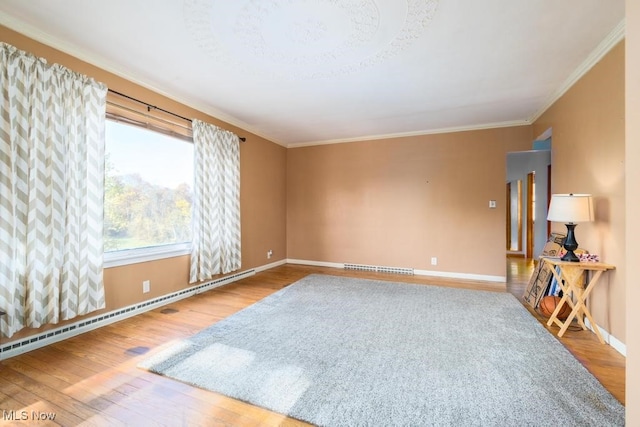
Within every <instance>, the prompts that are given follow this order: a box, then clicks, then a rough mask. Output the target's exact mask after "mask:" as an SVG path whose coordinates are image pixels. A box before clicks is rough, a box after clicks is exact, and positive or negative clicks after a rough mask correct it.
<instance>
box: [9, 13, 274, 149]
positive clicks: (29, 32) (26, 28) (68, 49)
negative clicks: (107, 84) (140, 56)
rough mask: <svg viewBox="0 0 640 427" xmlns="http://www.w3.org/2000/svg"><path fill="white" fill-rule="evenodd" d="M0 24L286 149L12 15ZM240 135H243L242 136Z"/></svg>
mask: <svg viewBox="0 0 640 427" xmlns="http://www.w3.org/2000/svg"><path fill="white" fill-rule="evenodd" d="M0 25H4V26H5V27H7V28H9V29H11V30H13V31H15V32H17V33H20V34H22V35H24V36H27V37H29V38H31V39H33V40H35V41H37V42H40V43H42V44H45V45H47V46H49V47H51V48H54V49H57V50H59V51H61V52H63V53H66V54H68V55H71V56H73V57H75V58H77V59H79V60H81V61H84V62H87V63H89V64H91V65H93V66H95V67H98V68H100V69H102V70H104V71H107V72H109V73H111V74H114V75H116V76H118V77H121V78H123V79H125V80H127V81H130V82H132V83H135V84H136V85H138V86H141V87H143V88H145V89H148V90H150V91H153V92H155V93H157V94H159V95H162V96H164V97H166V98H169V99H171V100H172V101H176V102H179V103H180V104H183V105H185V106H187V107H189V108H193V109H194V110H198V111H200V112H202V113H204V114H207V115H209V116H211V117H215V118H216V119H218V120H221V121H223V122H225V123H228V124H230V125H232V126H235V127H237V128H240V129H242V130H245V131H247V132H250V133H252V134H254V135H256V136H259V137H260V138H264V139H266V140H268V141H270V142H273V143H275V144H278V145H281V146H283V147H286V144H284V143H282V142H279V141H274V140H273V139H272V138H270V137H268V136H266V135H261V134H260V133H259V132H257V131H256V130H255V129H252V127H251V126H250V125H249V124H248V123H245V122H244V121H242V120H240V119H238V118H236V117H233V116H230V115H228V114H227V113H225V112H223V111H220V110H217V109H214V108H211V107H210V106H207V105H202V104H200V103H198V102H194V101H192V100H189V99H185V98H180V97H176V96H175V95H172V94H170V93H167V92H165V91H164V90H162V89H160V88H158V87H156V86H153V85H151V84H149V83H147V82H145V81H144V80H143V79H142V78H141V77H139V76H136V75H134V74H131V73H129V72H126V71H124V70H122V68H121V67H119V66H117V65H115V64H113V63H110V62H108V61H106V60H104V58H101V57H99V56H97V55H94V54H92V53H89V52H87V51H85V50H82V49H81V48H79V47H78V46H76V45H74V44H71V43H67V42H64V41H62V40H60V39H58V38H56V37H53V36H52V35H50V34H48V33H46V32H44V31H42V30H40V29H38V28H36V27H34V26H32V25H30V24H27V23H26V22H24V21H21V20H18V19H15V18H13V17H11V16H8V15H7V14H6V13H4V12H2V11H0ZM241 136H242V135H241Z"/></svg>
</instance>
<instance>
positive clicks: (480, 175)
mask: <svg viewBox="0 0 640 427" xmlns="http://www.w3.org/2000/svg"><path fill="white" fill-rule="evenodd" d="M532 141H533V134H532V132H531V127H530V126H521V127H511V128H500V129H490V130H480V131H470V132H458V133H448V134H437V135H425V136H416V137H406V138H398V139H388V140H375V141H365V142H355V143H349V144H334V145H322V146H311V147H300V148H292V149H289V150H288V153H287V207H288V208H287V215H288V218H287V253H288V257H289V258H291V259H302V260H312V261H320V262H337V263H342V262H346V263H356V264H370V265H382V266H391V267H410V268H415V269H421V270H431V271H439V272H453V273H464V274H472V275H484V276H501V277H504V276H505V239H506V230H505V215H506V212H505V182H506V181H505V179H506V154H507V152H509V151H521V150H527V149H530V148H531V144H532ZM489 200H497V202H498V208H497V209H489ZM431 257H437V258H438V265H437V266H432V265H431V262H430V260H431Z"/></svg>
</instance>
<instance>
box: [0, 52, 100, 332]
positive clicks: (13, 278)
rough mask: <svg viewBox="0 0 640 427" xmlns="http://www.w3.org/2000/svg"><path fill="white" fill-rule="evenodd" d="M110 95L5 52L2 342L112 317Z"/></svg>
mask: <svg viewBox="0 0 640 427" xmlns="http://www.w3.org/2000/svg"><path fill="white" fill-rule="evenodd" d="M106 93H107V88H106V87H105V86H104V85H102V84H100V83H96V82H95V81H93V80H92V79H89V78H88V77H86V76H83V75H79V74H76V73H74V72H72V71H70V70H68V69H66V68H64V67H62V66H60V65H57V64H53V65H50V64H47V63H46V61H45V60H43V59H39V58H36V57H34V56H32V55H31V54H28V53H26V52H23V51H20V50H18V49H16V48H15V47H13V46H10V45H7V44H5V43H0V114H1V118H0V191H1V193H2V197H1V198H0V309H2V310H4V311H6V312H7V315H5V316H2V319H1V320H0V326H1V331H2V334H4V335H5V336H7V337H10V336H12V335H13V334H14V333H15V332H16V331H19V330H20V329H22V328H24V327H33V328H37V327H40V326H42V325H43V324H46V323H57V322H59V321H60V320H67V319H71V318H73V317H76V316H78V315H82V314H87V313H90V312H92V311H94V310H97V309H100V308H104V306H105V299H104V288H103V282H102V266H103V264H102V256H103V243H102V227H103V191H104V190H103V184H104V119H105V108H106Z"/></svg>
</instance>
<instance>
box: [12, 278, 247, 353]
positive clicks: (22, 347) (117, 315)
mask: <svg viewBox="0 0 640 427" xmlns="http://www.w3.org/2000/svg"><path fill="white" fill-rule="evenodd" d="M254 274H256V271H255V269H251V270H247V271H243V272H241V273H236V274H232V275H229V276H225V277H221V278H219V279H215V280H212V281H210V282H206V283H202V284H200V285H197V286H192V287H189V288H187V289H183V290H181V291H177V292H174V293H171V294H167V295H163V296H161V297H157V298H153V299H150V300H147V301H144V302H141V303H138V304H134V305H130V306H128V307H123V308H120V309H117V310H114V311H111V312H109V313H104V314H101V315H98V316H95V317H91V318H87V319H83V320H80V321H78V322H75V323H70V324H68V325H65V326H62V327H60V328H56V329H51V330H48V331H44V332H42V333H39V334H37V335H32V336H29V337H25V338H19V339H18V340H16V341H12V342H9V343H7V344H0V360H4V359H8V358H10V357H13V356H17V355H19V354H22V353H26V352H28V351H31V350H35V349H37V348H40V347H44V346H46V345H49V344H53V343H55V342H58V341H63V340H65V339H67V338H71V337H74V336H76V335H80V334H82V333H84V332H88V331H91V330H93V329H97V328H99V327H102V326H106V325H109V324H111V323H115V322H118V321H120V320H124V319H126V318H128V317H133V316H135V315H137V314H141V313H144V312H146V311H149V310H153V309H154V308H157V307H161V306H163V305H167V304H169V303H172V302H175V301H179V300H181V299H184V298H188V297H190V296H193V295H196V294H200V293H202V292H205V291H208V290H210V289H213V288H217V287H218V286H222V285H226V284H229V283H232V282H235V281H237V280H240V279H243V278H245V277H249V276H253V275H254Z"/></svg>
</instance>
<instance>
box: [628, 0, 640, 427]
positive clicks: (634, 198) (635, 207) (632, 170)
mask: <svg viewBox="0 0 640 427" xmlns="http://www.w3.org/2000/svg"><path fill="white" fill-rule="evenodd" d="M625 93H626V117H627V120H626V132H627V133H626V155H625V160H626V168H625V170H626V174H627V180H626V182H627V188H626V207H627V210H626V211H627V218H628V219H629V220H628V221H627V235H628V236H631V238H629V239H628V240H627V254H626V261H627V269H626V270H627V274H626V283H627V289H626V290H627V301H626V307H627V310H626V313H627V337H626V341H625V342H626V344H627V380H626V389H627V390H626V400H627V425H628V426H640V406H639V405H637V403H638V402H640V333H638V326H637V325H638V318H637V316H635V313H636V312H637V311H638V304H639V303H640V280H638V278H639V277H640V263H639V262H638V260H640V245H638V241H637V236H640V223H639V222H638V218H640V120H639V118H640V2H638V1H637V0H627V2H626V89H625Z"/></svg>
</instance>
